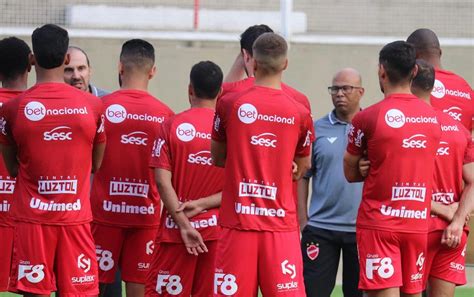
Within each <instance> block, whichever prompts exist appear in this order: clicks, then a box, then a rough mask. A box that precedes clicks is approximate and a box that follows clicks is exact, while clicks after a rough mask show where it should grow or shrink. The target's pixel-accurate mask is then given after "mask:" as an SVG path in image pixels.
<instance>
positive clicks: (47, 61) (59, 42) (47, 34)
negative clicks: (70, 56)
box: [31, 24, 69, 69]
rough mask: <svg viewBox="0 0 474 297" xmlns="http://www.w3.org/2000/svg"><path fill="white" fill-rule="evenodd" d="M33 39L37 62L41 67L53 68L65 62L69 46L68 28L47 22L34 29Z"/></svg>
mask: <svg viewBox="0 0 474 297" xmlns="http://www.w3.org/2000/svg"><path fill="white" fill-rule="evenodd" d="M31 41H32V44H33V53H34V54H35V60H36V63H37V64H38V65H39V66H40V67H42V68H45V69H53V68H57V67H59V66H61V65H62V64H63V63H64V57H65V56H66V53H67V49H68V46H69V36H68V33H67V31H66V30H64V29H63V28H61V27H59V26H56V25H53V24H46V25H44V26H42V27H40V28H36V29H35V30H34V31H33V35H31Z"/></svg>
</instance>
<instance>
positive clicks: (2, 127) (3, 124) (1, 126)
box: [0, 117, 7, 135]
mask: <svg viewBox="0 0 474 297" xmlns="http://www.w3.org/2000/svg"><path fill="white" fill-rule="evenodd" d="M6 128H7V121H6V120H5V118H4V117H1V118H0V131H1V132H2V134H3V135H7V129H6Z"/></svg>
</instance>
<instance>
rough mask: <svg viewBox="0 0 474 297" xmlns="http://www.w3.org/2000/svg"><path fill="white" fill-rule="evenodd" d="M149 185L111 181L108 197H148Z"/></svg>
mask: <svg viewBox="0 0 474 297" xmlns="http://www.w3.org/2000/svg"><path fill="white" fill-rule="evenodd" d="M149 189H150V185H149V184H142V183H131V182H120V181H111V182H110V185H109V195H110V196H115V195H122V196H134V197H143V198H147V197H148V190H149Z"/></svg>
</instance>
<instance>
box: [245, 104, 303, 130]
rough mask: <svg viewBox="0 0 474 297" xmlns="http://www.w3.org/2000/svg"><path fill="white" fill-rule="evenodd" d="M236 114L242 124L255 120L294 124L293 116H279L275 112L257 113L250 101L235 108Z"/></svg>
mask: <svg viewBox="0 0 474 297" xmlns="http://www.w3.org/2000/svg"><path fill="white" fill-rule="evenodd" d="M237 116H238V117H239V120H240V121H241V122H242V123H244V124H252V123H253V122H255V121H256V120H259V121H264V122H271V123H280V124H288V125H294V124H295V117H281V116H278V115H276V114H275V115H268V114H259V113H258V110H257V108H256V107H255V106H253V105H252V104H250V103H244V104H242V105H241V106H240V107H239V109H238V110H237Z"/></svg>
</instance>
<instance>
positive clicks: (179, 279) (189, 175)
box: [146, 61, 224, 297]
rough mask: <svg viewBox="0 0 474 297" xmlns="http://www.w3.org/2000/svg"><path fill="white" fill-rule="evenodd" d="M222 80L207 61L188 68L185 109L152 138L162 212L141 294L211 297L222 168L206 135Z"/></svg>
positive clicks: (220, 75)
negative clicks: (155, 137)
mask: <svg viewBox="0 0 474 297" xmlns="http://www.w3.org/2000/svg"><path fill="white" fill-rule="evenodd" d="M222 78H223V74H222V71H221V69H220V68H219V66H217V65H216V64H214V63H213V62H210V61H205V62H200V63H198V64H196V65H194V66H193V68H192V69H191V74H190V83H189V88H188V93H189V102H190V104H191V108H190V109H188V110H186V111H184V112H182V113H180V114H178V115H176V116H174V117H172V118H170V119H169V120H167V121H166V122H165V123H164V124H163V126H162V127H163V129H161V133H160V134H159V135H158V138H157V140H156V143H155V148H154V150H153V153H152V154H153V155H152V160H151V163H150V166H151V167H153V168H155V177H156V182H157V184H158V190H159V192H160V197H161V200H163V204H164V206H165V210H164V213H163V216H162V217H161V224H160V231H159V233H158V237H157V240H156V244H157V249H158V250H157V253H156V254H155V255H154V256H153V263H152V268H151V273H150V274H149V276H148V281H147V293H146V296H178V295H179V296H196V297H207V296H212V293H213V282H214V260H215V254H216V245H217V239H218V238H219V235H220V228H219V226H218V225H217V220H218V207H219V205H220V201H221V194H222V193H221V192H222V186H223V183H224V170H223V169H222V168H219V167H216V166H213V165H212V162H211V152H210V148H211V140H210V137H211V129H212V121H213V118H214V110H215V104H216V98H217V97H218V96H219V94H220V92H221V84H222ZM180 203H181V206H180ZM182 209H183V210H185V212H186V213H188V215H194V214H195V215H194V216H192V218H189V219H188V218H187V216H186V215H185V212H183V211H181V210H182ZM158 246H159V248H158ZM204 251H207V252H204ZM201 252H204V253H201Z"/></svg>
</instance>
